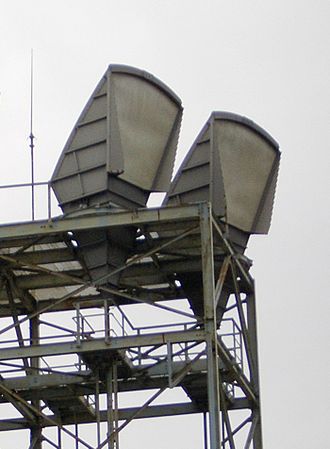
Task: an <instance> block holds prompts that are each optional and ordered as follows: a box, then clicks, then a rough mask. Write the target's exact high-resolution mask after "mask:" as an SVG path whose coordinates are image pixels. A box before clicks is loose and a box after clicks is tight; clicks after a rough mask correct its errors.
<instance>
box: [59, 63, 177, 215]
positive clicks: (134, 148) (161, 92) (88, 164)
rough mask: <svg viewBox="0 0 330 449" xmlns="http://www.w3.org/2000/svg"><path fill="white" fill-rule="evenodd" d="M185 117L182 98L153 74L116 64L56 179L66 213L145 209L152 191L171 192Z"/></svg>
mask: <svg viewBox="0 0 330 449" xmlns="http://www.w3.org/2000/svg"><path fill="white" fill-rule="evenodd" d="M181 117H182V106H181V101H180V99H179V98H178V97H177V96H176V95H175V94H174V93H173V92H172V91H171V90H170V89H169V88H168V87H167V86H165V84H163V83H162V82H161V81H159V80H158V79H157V78H155V77H154V76H153V75H151V74H149V73H147V72H145V71H142V70H139V69H135V68H133V67H128V66H121V65H110V66H109V67H108V69H107V71H106V73H105V74H104V76H103V77H102V79H101V81H100V82H99V84H98V85H97V87H96V89H95V90H94V92H93V94H92V95H91V97H90V99H89V100H88V102H87V104H86V106H85V108H84V110H83V112H82V114H81V115H80V117H79V119H78V121H77V123H76V125H75V127H74V129H73V131H72V133H71V135H70V137H69V139H68V141H67V143H66V145H65V147H64V150H63V152H62V155H61V157H60V159H59V161H58V163H57V165H56V168H55V170H54V173H53V176H52V178H51V183H52V187H53V189H54V191H55V194H56V196H57V198H58V200H59V203H60V205H61V206H62V208H63V210H64V211H66V212H67V211H70V210H76V209H78V208H79V206H82V205H83V206H86V205H87V206H89V205H95V204H99V203H101V204H102V203H106V202H110V203H112V204H114V205H116V206H119V207H126V208H130V207H136V206H144V205H145V204H146V201H147V199H148V194H149V192H151V191H167V190H168V188H169V184H170V180H171V176H172V170H173V164H174V158H175V151H176V146H177V140H178V135H179V130H180V125H181Z"/></svg>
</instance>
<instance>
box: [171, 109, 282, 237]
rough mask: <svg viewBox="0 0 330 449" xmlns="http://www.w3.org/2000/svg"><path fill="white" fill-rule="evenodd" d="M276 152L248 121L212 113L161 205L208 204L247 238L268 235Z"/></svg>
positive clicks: (275, 146) (267, 137)
mask: <svg viewBox="0 0 330 449" xmlns="http://www.w3.org/2000/svg"><path fill="white" fill-rule="evenodd" d="M279 160H280V152H279V147H278V144H277V143H276V142H275V140H274V139H273V138H272V137H271V136H270V135H269V134H268V133H267V132H266V131H264V130H263V129H262V128H260V127H259V126H258V125H256V124H255V123H254V122H252V121H251V120H249V119H247V118H245V117H242V116H239V115H236V114H232V113H228V112H213V113H212V114H211V116H210V118H209V120H208V121H207V123H206V124H205V126H204V127H203V129H202V131H201V132H200V134H199V135H198V137H197V139H196V141H195V142H194V144H193V146H192V148H191V149H190V151H189V153H188V155H187V156H186V158H185V160H184V161H183V163H182V164H181V167H180V168H179V171H178V173H177V175H176V177H175V179H174V181H173V183H172V185H171V189H170V192H169V194H168V196H167V198H166V200H165V204H173V203H174V204H178V203H179V204H180V203H181V204H184V203H189V202H195V201H211V202H212V207H213V211H214V212H215V214H216V215H218V216H220V217H223V218H224V220H225V221H226V223H227V224H229V225H230V226H233V227H234V228H237V229H238V230H241V231H243V232H244V233H247V234H254V233H256V234H267V232H268V230H269V226H270V221H271V215H272V207H273V200H274V195H275V187H276V179H277V173H278V167H279Z"/></svg>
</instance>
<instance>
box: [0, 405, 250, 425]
mask: <svg viewBox="0 0 330 449" xmlns="http://www.w3.org/2000/svg"><path fill="white" fill-rule="evenodd" d="M247 407H248V403H247V401H246V399H240V398H239V399H236V400H235V401H234V403H233V404H232V405H231V406H230V407H229V409H230V410H243V409H246V408H247ZM138 410H139V407H130V408H124V409H119V410H118V418H119V421H124V420H127V419H129V418H130V417H131V416H133V415H134V414H136V412H137V411H138ZM203 412H204V410H201V408H200V407H198V406H197V405H195V404H193V403H192V402H188V403H173V404H165V405H153V406H149V407H147V408H146V409H145V410H143V411H142V412H141V413H140V414H139V415H137V416H136V419H143V418H157V417H158V418H160V417H165V416H178V415H190V414H196V413H203ZM49 417H50V418H51V419H52V420H54V421H55V420H57V417H56V416H49ZM100 421H102V422H105V421H107V411H106V410H102V411H101V412H100ZM91 422H95V420H94V421H93V420H92V419H91V417H90V416H89V415H88V414H87V413H84V414H81V415H74V416H73V415H72V416H69V417H66V418H65V420H63V421H62V424H63V425H70V424H75V423H77V424H84V423H91ZM41 425H42V427H51V426H53V424H51V423H50V422H43V423H42V424H41ZM28 428H29V424H28V422H27V421H26V420H25V419H24V418H12V419H3V420H0V432H1V431H10V430H26V429H28Z"/></svg>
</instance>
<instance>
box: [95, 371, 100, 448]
mask: <svg viewBox="0 0 330 449" xmlns="http://www.w3.org/2000/svg"><path fill="white" fill-rule="evenodd" d="M95 414H96V438H97V445H98V446H99V445H100V444H101V416H100V374H99V371H98V372H97V375H96V382H95Z"/></svg>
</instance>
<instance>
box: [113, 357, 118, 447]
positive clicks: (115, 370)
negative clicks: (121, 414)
mask: <svg viewBox="0 0 330 449" xmlns="http://www.w3.org/2000/svg"><path fill="white" fill-rule="evenodd" d="M112 369H113V395H114V401H113V404H114V424H115V430H116V433H115V438H114V447H115V449H119V433H118V427H119V424H118V407H119V404H118V367H117V362H114V363H113V368H112Z"/></svg>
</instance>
